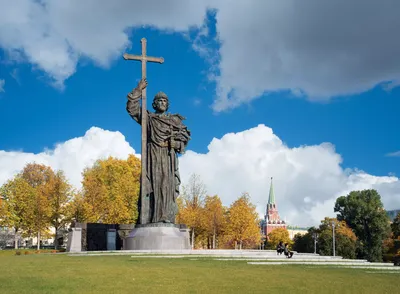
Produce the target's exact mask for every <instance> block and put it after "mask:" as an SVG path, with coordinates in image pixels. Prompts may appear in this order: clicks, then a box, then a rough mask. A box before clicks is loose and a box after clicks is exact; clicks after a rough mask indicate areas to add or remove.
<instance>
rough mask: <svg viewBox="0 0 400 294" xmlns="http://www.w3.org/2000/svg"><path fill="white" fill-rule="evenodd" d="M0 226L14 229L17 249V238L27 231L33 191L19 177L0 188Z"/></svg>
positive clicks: (16, 247)
mask: <svg viewBox="0 0 400 294" xmlns="http://www.w3.org/2000/svg"><path fill="white" fill-rule="evenodd" d="M0 195H1V205H0V225H2V226H6V227H9V228H14V232H15V235H14V237H15V243H14V244H15V249H18V236H19V234H20V233H22V232H23V231H24V230H28V229H29V223H28V220H29V216H30V215H31V213H30V211H29V210H31V209H32V208H31V206H30V204H31V203H32V201H31V199H34V198H35V190H34V188H32V187H31V186H30V185H29V184H28V183H27V182H26V181H25V180H24V179H23V178H21V176H19V175H17V176H15V177H14V178H13V179H12V180H9V181H7V182H6V183H5V184H4V185H3V186H2V187H1V188H0Z"/></svg>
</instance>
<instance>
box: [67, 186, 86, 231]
mask: <svg viewBox="0 0 400 294" xmlns="http://www.w3.org/2000/svg"><path fill="white" fill-rule="evenodd" d="M66 210H67V219H68V220H69V221H70V222H77V223H83V222H85V220H86V219H85V202H84V198H83V194H82V191H77V190H74V191H73V196H72V199H71V201H70V202H68V204H67V208H66Z"/></svg>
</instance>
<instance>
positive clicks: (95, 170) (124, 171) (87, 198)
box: [76, 155, 140, 224]
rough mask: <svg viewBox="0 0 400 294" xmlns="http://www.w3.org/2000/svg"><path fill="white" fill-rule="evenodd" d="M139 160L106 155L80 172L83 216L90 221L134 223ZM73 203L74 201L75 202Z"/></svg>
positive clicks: (131, 156)
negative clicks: (81, 177)
mask: <svg viewBox="0 0 400 294" xmlns="http://www.w3.org/2000/svg"><path fill="white" fill-rule="evenodd" d="M139 178H140V160H139V159H138V158H137V157H135V156H134V155H130V156H129V158H128V159H127V160H122V159H116V158H113V157H109V158H108V159H105V160H98V161H97V162H96V163H95V164H94V165H93V167H91V168H87V169H85V170H84V172H83V181H82V186H83V187H82V197H83V199H80V201H81V202H80V204H81V205H82V210H83V215H84V219H85V220H86V221H87V222H94V223H98V222H100V223H113V224H124V223H135V222H136V219H137V217H138V209H137V201H138V196H139V189H140V184H139ZM76 204H77V203H76Z"/></svg>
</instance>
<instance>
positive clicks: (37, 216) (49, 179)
mask: <svg viewBox="0 0 400 294" xmlns="http://www.w3.org/2000/svg"><path fill="white" fill-rule="evenodd" d="M20 176H21V178H22V179H23V180H25V181H26V182H27V183H28V185H29V186H30V187H31V188H32V189H33V191H34V193H33V195H32V196H33V197H31V198H29V199H28V202H27V204H28V205H29V209H28V210H27V213H28V215H27V216H26V220H25V222H26V223H27V232H28V233H29V234H36V235H37V249H38V250H39V249H40V241H41V236H42V234H48V229H49V227H50V226H51V219H52V198H54V197H55V195H54V191H53V188H52V185H53V184H54V178H55V177H56V175H55V173H54V171H53V170H52V168H51V167H49V166H46V165H44V164H38V163H28V164H27V165H25V167H24V168H23V170H22V171H21V173H20Z"/></svg>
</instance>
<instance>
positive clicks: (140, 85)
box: [137, 79, 148, 90]
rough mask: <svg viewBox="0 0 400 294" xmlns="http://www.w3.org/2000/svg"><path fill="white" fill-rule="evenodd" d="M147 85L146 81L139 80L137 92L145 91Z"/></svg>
mask: <svg viewBox="0 0 400 294" xmlns="http://www.w3.org/2000/svg"><path fill="white" fill-rule="evenodd" d="M147 84H148V83H147V79H141V80H140V82H139V83H138V85H137V88H138V89H139V90H143V89H145V88H146V87H147Z"/></svg>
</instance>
